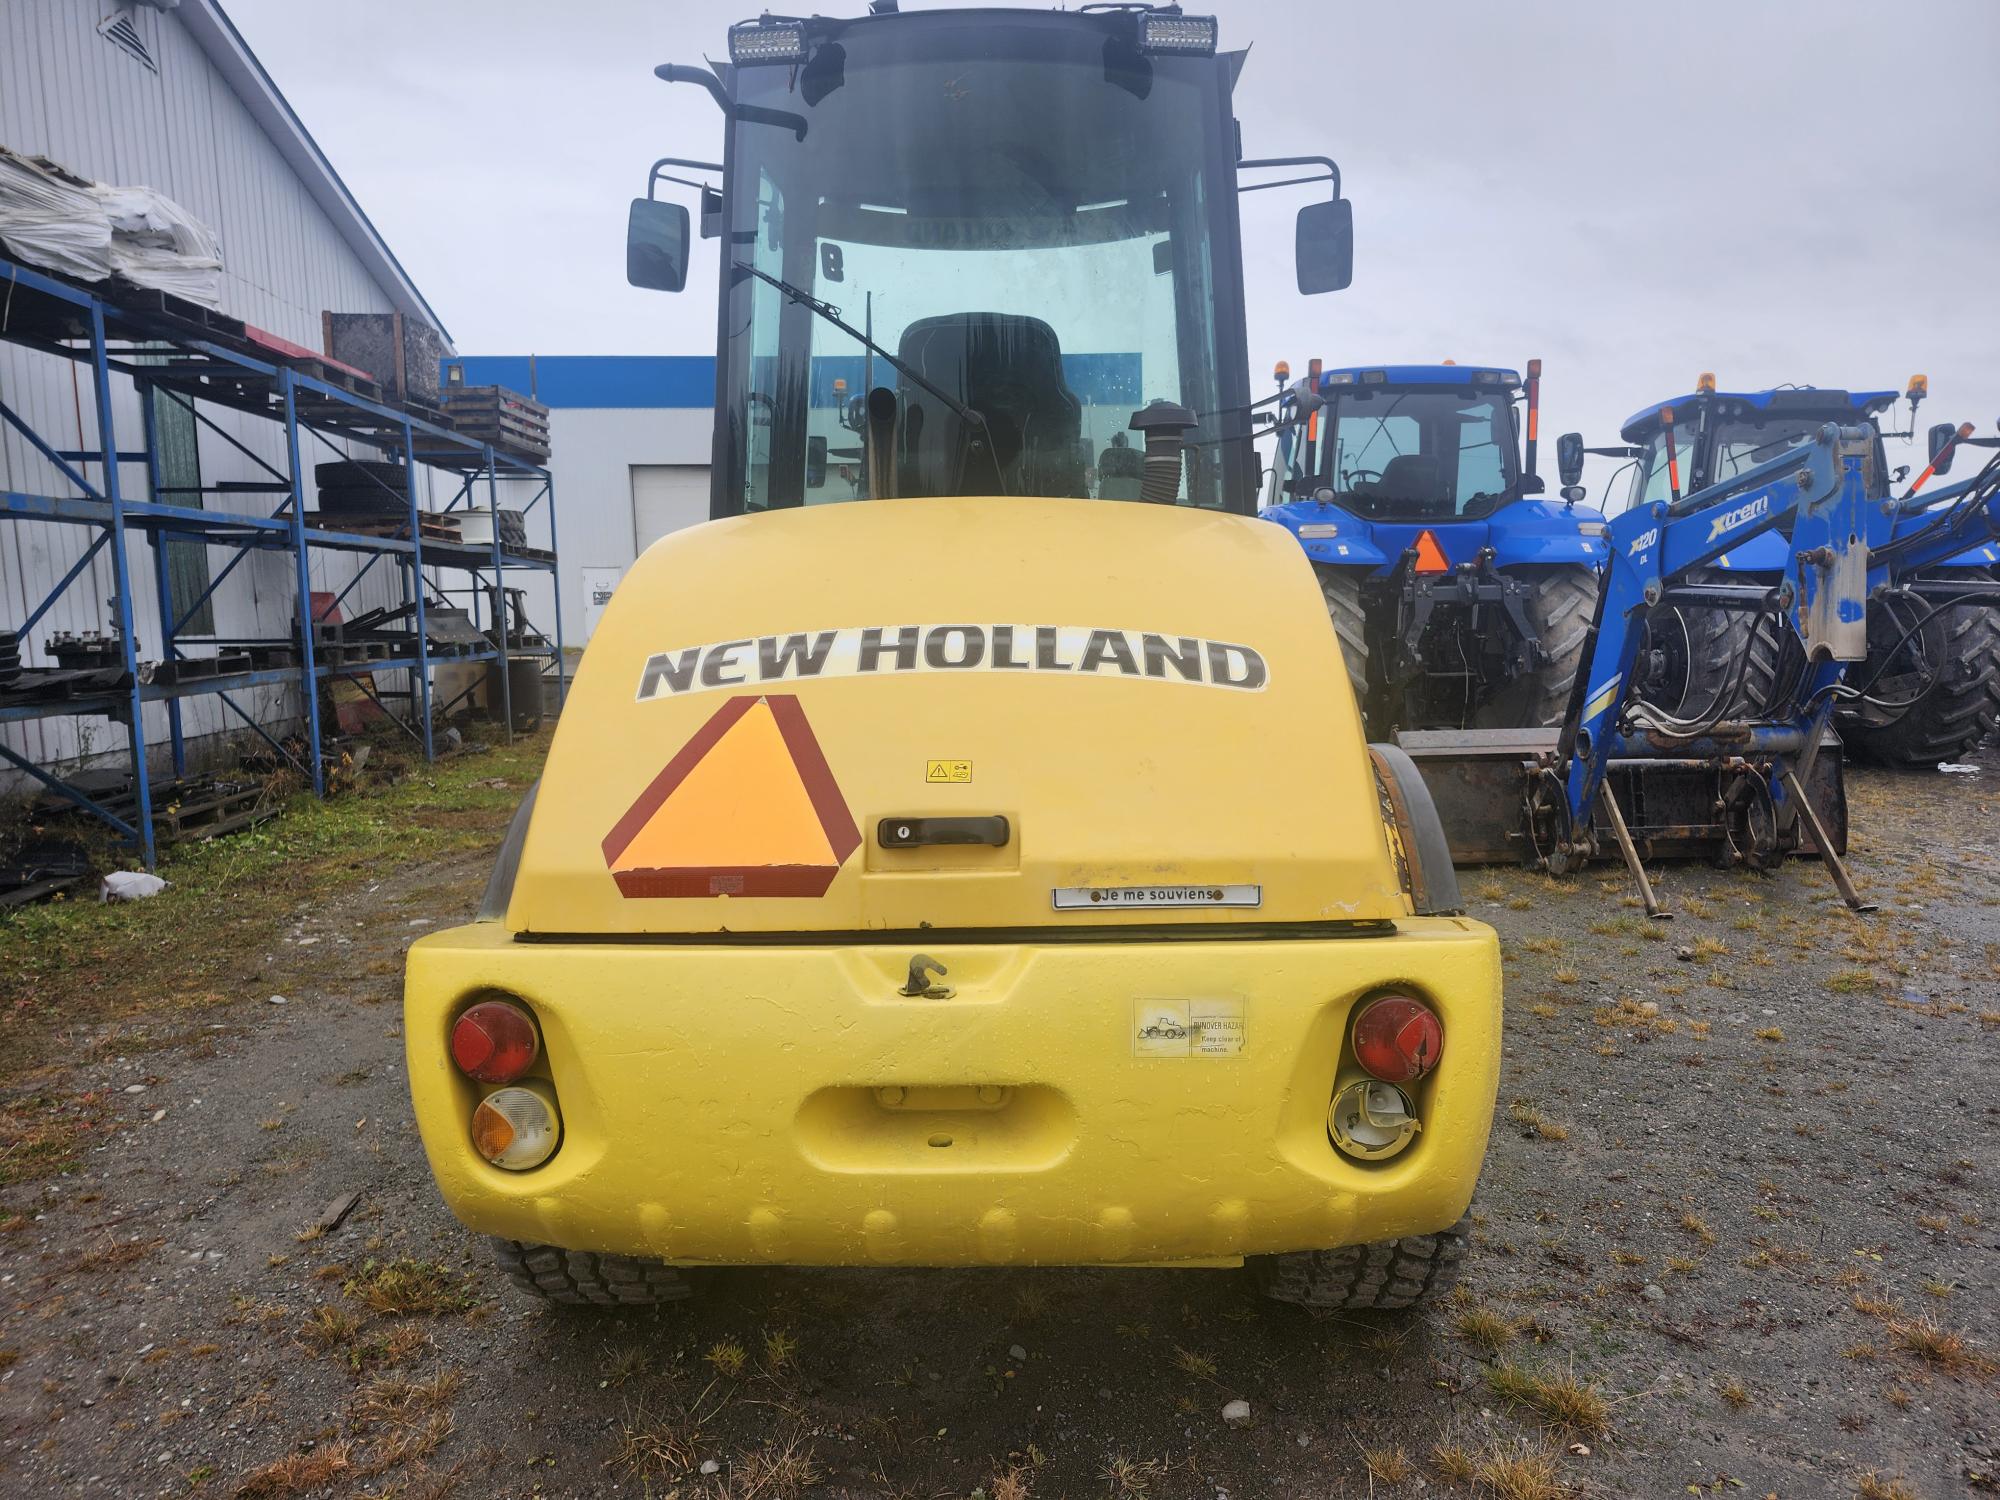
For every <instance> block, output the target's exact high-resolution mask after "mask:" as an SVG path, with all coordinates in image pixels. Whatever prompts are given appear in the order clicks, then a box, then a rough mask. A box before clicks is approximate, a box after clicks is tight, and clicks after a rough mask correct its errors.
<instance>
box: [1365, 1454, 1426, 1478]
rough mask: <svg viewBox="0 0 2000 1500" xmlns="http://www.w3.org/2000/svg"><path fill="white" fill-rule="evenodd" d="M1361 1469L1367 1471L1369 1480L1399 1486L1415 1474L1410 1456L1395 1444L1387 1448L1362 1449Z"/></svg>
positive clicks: (1414, 1467) (1414, 1466)
mask: <svg viewBox="0 0 2000 1500" xmlns="http://www.w3.org/2000/svg"><path fill="white" fill-rule="evenodd" d="M1361 1467H1362V1468H1364V1469H1366V1470H1367V1471H1368V1477H1369V1478H1370V1479H1375V1480H1380V1481H1381V1482H1382V1483H1383V1484H1401V1483H1402V1482H1403V1481H1404V1480H1406V1479H1408V1478H1409V1477H1410V1476H1411V1475H1412V1474H1414V1473H1415V1472H1416V1465H1415V1464H1413V1463H1411V1462H1410V1455H1409V1454H1407V1453H1405V1452H1404V1451H1403V1449H1402V1448H1401V1446H1400V1445H1396V1444H1391V1445H1390V1446H1389V1447H1387V1448H1363V1449H1362V1450H1361Z"/></svg>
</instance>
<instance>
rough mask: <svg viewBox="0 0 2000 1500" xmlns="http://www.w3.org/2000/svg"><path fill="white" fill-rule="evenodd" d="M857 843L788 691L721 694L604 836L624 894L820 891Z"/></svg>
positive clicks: (830, 774)
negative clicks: (709, 714) (714, 707)
mask: <svg viewBox="0 0 2000 1500" xmlns="http://www.w3.org/2000/svg"><path fill="white" fill-rule="evenodd" d="M860 846H861V830H860V829H859V828H858V827H856V826H855V822H854V815H853V814H852V813H851V812H849V811H848V808H847V803H846V800H845V799H844V798H843V797H842V796H841V794H840V787H839V786H838V784H836V782H835V781H834V779H833V772H832V770H831V769H830V768H829V767H828V766H827V763H826V757H825V756H824V755H823V754H822V753H821V752H820V748H819V741H817V740H816V739H814V738H813V732H812V726H811V725H809V724H808V723H807V722H806V716H805V710H804V709H802V708H801V707H800V706H799V700H798V699H797V698H794V697H791V696H788V695H783V694H769V695H765V696H762V697H738V698H731V699H730V700H729V701H728V702H727V703H725V704H723V705H722V707H721V708H720V709H719V710H717V712H716V713H715V714H714V716H713V717H711V718H710V719H709V720H708V722H707V723H705V724H703V725H702V726H701V728H700V729H698V730H696V731H695V734H694V737H693V738H692V739H690V740H689V741H688V742H687V743H686V744H685V745H683V746H681V748H680V750H679V752H678V753H677V754H676V755H675V756H674V758H673V759H672V760H670V761H668V762H667V765H666V767H665V769H664V770H662V771H661V772H660V774H659V775H658V776H655V777H654V778H653V780H652V783H651V784H650V785H649V786H647V788H646V789H645V791H643V792H642V793H640V794H639V799H638V800H637V801H636V802H634V803H633V804H632V807H631V809H630V810H629V811H628V812H627V813H626V814H625V816H624V817H622V818H620V819H619V820H618V823H617V826H616V827H614V828H613V829H612V830H611V832H610V833H608V834H607V835H605V838H604V846H603V847H604V863H605V865H606V866H607V867H608V868H609V869H610V871H611V877H612V879H613V880H615V881H616V882H617V883H618V889H619V891H620V892H621V893H622V894H624V895H625V896H628V897H677V896H678V897H685V896H823V895H825V894H826V890H827V887H828V886H830V885H832V884H833V877H834V876H835V875H836V874H838V873H839V871H840V867H841V865H842V864H844V863H845V862H846V860H847V857H848V855H850V854H852V853H853V852H854V851H855V850H856V849H857V848H859V847H860Z"/></svg>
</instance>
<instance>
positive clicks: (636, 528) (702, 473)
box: [632, 464, 708, 555]
mask: <svg viewBox="0 0 2000 1500" xmlns="http://www.w3.org/2000/svg"><path fill="white" fill-rule="evenodd" d="M707 519H708V465H707V464H634V465H632V542H633V548H634V552H635V555H636V554H637V553H639V552H644V551H645V550H646V549H647V548H648V547H650V546H652V545H653V543H655V542H657V541H658V540H659V539H660V538H661V537H663V536H665V535H666V534H667V533H668V532H670V531H679V530H680V529H681V528H682V527H684V526H692V525H694V524H695V523H696V522H698V521H706V520H707Z"/></svg>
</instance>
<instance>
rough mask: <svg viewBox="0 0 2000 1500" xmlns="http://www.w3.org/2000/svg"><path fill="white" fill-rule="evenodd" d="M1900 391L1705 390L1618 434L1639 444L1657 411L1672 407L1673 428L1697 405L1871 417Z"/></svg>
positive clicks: (1644, 415) (1639, 418)
mask: <svg viewBox="0 0 2000 1500" xmlns="http://www.w3.org/2000/svg"><path fill="white" fill-rule="evenodd" d="M1901 395H1902V393H1901V392H1900V391H1842V390H1835V389H1834V388H1833V387H1831V386H1827V387H1819V386H1810V385H1787V386H1780V387H1778V388H1777V389H1776V390H1769V391H1708V392H1705V393H1704V392H1690V393H1689V394H1688V395H1685V396H1674V397H1672V398H1670V399H1668V400H1666V401H1657V402H1655V403H1654V404H1653V405H1651V406H1649V407H1647V408H1646V409H1645V410H1643V411H1639V412H1635V413H1634V414H1633V415H1631V416H1629V417H1627V418H1626V419H1625V425H1624V426H1623V427H1622V428H1620V429H1619V435H1620V436H1621V437H1623V438H1624V439H1625V441H1626V442H1628V443H1636V442H1640V441H1641V440H1643V439H1645V438H1649V437H1651V436H1652V435H1653V433H1654V431H1655V430H1656V429H1657V428H1658V427H1659V425H1660V408H1661V407H1663V406H1671V407H1673V408H1674V414H1675V417H1676V421H1677V425H1685V424H1684V423H1679V422H1678V418H1679V415H1680V412H1681V409H1682V408H1683V407H1689V406H1700V405H1701V404H1702V403H1703V402H1709V403H1712V404H1714V405H1716V406H1720V407H1722V408H1724V409H1725V410H1731V409H1733V410H1738V411H1740V410H1742V409H1744V408H1746V407H1747V408H1749V409H1750V410H1752V411H1780V412H1782V411H1799V412H1828V411H1841V410H1846V411H1857V412H1860V413H1862V414H1863V415H1864V416H1871V417H1872V416H1874V415H1875V413H1877V412H1879V411H1887V410H1888V409H1889V408H1890V407H1892V406H1894V405H1895V404H1896V402H1897V400H1898V399H1899V398H1900V397H1901Z"/></svg>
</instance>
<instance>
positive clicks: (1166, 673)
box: [636, 625, 1271, 703]
mask: <svg viewBox="0 0 2000 1500" xmlns="http://www.w3.org/2000/svg"><path fill="white" fill-rule="evenodd" d="M904 672H1026V673H1036V674H1052V675H1066V676H1071V677H1125V678H1130V679H1132V680H1134V681H1138V682H1176V683H1180V682H1185V683H1194V684H1196V685H1198V686H1202V687H1212V688H1230V689H1234V690H1235V691H1237V692H1252V693H1254V692H1259V691H1261V690H1262V689H1263V688H1264V686H1265V685H1266V684H1267V683H1268V682H1269V681H1270V680H1271V673H1270V668H1269V667H1268V666H1266V664H1265V662H1264V657H1263V653H1261V652H1259V651H1257V650H1255V649H1254V648H1252V647H1250V646H1244V645H1239V644H1237V643H1236V642H1234V641H1213V640H1208V639H1206V638H1204V637H1201V636H1192V635H1165V634H1159V633H1156V632H1153V631H1146V630H1107V629H1102V628H1098V627H1092V626H1085V625H869V626H866V627H863V628H860V629H847V630H808V631H795V632H792V633H790V634H785V635H763V636H756V637H752V638H748V639H744V640H737V641H715V642H711V643H710V644H708V645H703V646H677V647H675V648H674V649H672V650H670V651H661V652H658V653H656V654H655V655H653V656H650V657H648V658H647V659H646V665H645V667H644V669H643V670H641V672H640V674H639V685H638V691H637V694H636V697H637V699H638V701H639V702H641V703H644V702H647V701H649V700H651V699H655V698H680V697H684V696H686V695H688V694H691V693H706V692H713V691H716V690H718V689H722V688H741V687H746V686H748V687H764V686H767V685H770V684H774V683H787V682H811V681H815V680H818V679H821V678H829V677H878V676H889V675H892V674H898V673H904Z"/></svg>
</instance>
